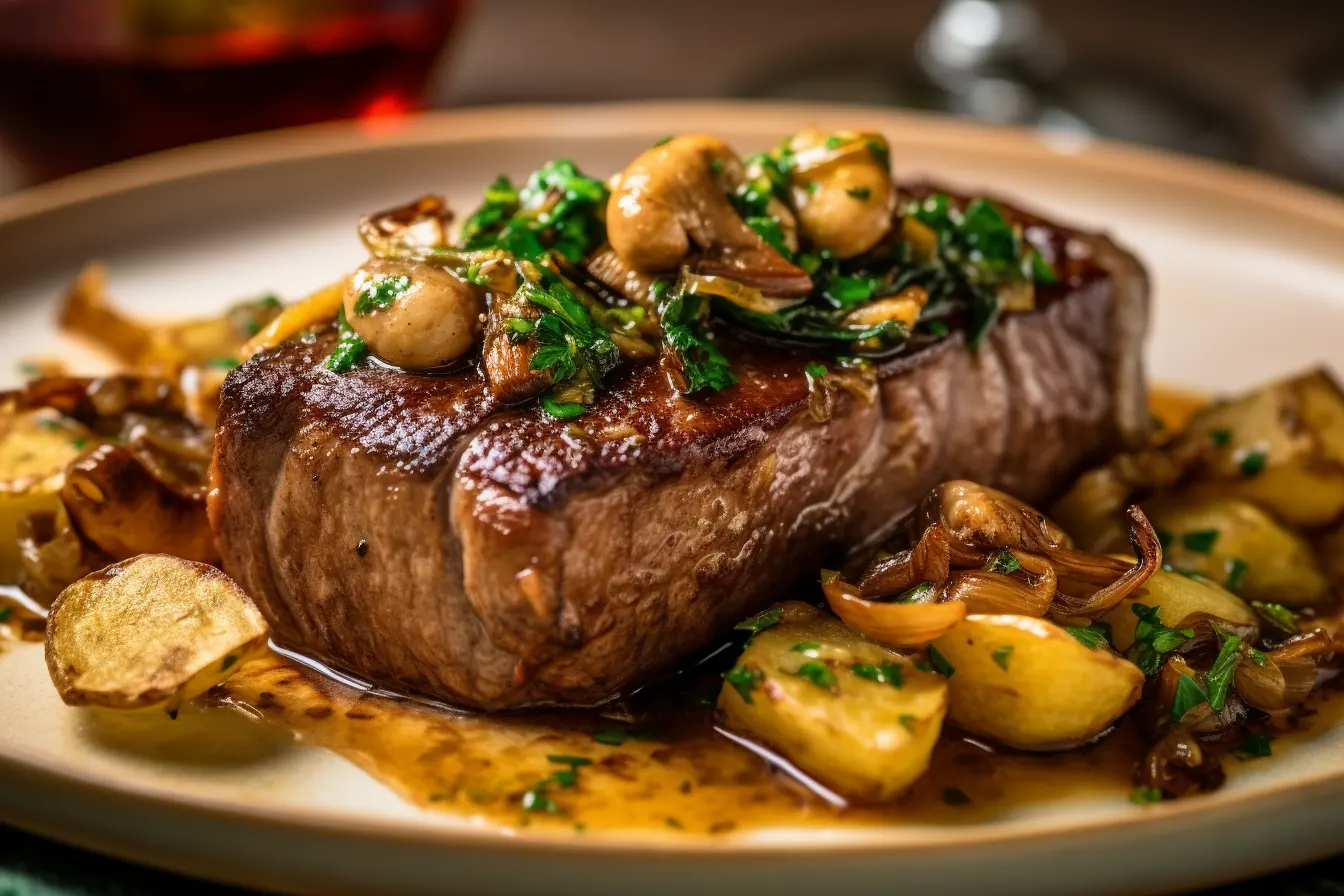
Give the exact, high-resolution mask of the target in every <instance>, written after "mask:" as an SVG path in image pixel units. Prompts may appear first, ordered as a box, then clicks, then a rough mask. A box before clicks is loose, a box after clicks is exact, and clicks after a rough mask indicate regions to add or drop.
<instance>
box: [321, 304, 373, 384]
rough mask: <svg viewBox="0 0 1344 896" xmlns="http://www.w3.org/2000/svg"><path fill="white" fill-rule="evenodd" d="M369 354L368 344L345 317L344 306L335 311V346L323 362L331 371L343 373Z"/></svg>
mask: <svg viewBox="0 0 1344 896" xmlns="http://www.w3.org/2000/svg"><path fill="white" fill-rule="evenodd" d="M368 356H369V346H368V344H367V343H365V342H364V340H363V339H361V338H360V336H359V334H358V333H356V332H355V331H354V329H353V328H352V327H351V326H350V322H349V321H348V320H346V318H345V307H344V306H342V307H341V309H340V310H339V311H337V312H336V347H335V348H334V349H332V352H331V354H330V355H328V356H327V360H326V361H324V362H323V366H325V367H326V368H327V369H328V370H330V371H332V372H333V373H345V372H346V371H347V370H349V369H350V368H352V367H354V366H355V365H356V364H359V363H361V362H363V360H364V359H365V358H367V357H368Z"/></svg>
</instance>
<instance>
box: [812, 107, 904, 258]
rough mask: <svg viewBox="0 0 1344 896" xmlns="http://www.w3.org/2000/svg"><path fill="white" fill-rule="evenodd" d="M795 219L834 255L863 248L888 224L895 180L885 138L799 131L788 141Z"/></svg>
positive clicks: (860, 133) (817, 245)
mask: <svg viewBox="0 0 1344 896" xmlns="http://www.w3.org/2000/svg"><path fill="white" fill-rule="evenodd" d="M788 148H789V149H790V150H791V151H792V152H793V156H794V161H795V165H794V168H793V172H792V177H791V189H792V194H793V205H794V208H796V209H797V210H798V224H799V227H800V228H801V230H802V233H803V235H804V236H806V237H807V238H808V240H810V241H811V243H812V245H813V247H814V248H816V249H826V250H829V251H830V252H831V253H833V254H834V255H835V257H836V258H853V257H854V256H856V255H862V254H863V253H864V252H867V251H868V250H869V249H871V248H873V246H875V245H877V243H878V242H879V241H880V240H881V239H882V238H883V237H884V236H886V234H887V231H888V230H890V229H891V223H892V221H891V216H892V212H893V211H894V210H895V208H896V186H895V185H894V184H893V183H892V181H891V172H890V171H889V170H888V154H887V153H888V151H887V141H886V140H885V139H884V138H883V137H882V136H881V135H880V134H873V133H868V132H863V131H839V132H832V133H826V132H823V131H817V130H806V131H800V132H799V133H797V134H795V135H793V137H792V138H791V139H790V140H789V142H788Z"/></svg>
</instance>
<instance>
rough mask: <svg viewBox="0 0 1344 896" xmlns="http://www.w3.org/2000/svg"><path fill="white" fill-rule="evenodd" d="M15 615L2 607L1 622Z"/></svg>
mask: <svg viewBox="0 0 1344 896" xmlns="http://www.w3.org/2000/svg"><path fill="white" fill-rule="evenodd" d="M13 615H14V608H13V607H0V622H8V621H9V617H11V616H13ZM226 662H227V658H226ZM224 668H225V669H227V668H229V667H228V666H227V665H226V666H225V667H224Z"/></svg>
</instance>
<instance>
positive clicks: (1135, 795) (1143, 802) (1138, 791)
mask: <svg viewBox="0 0 1344 896" xmlns="http://www.w3.org/2000/svg"><path fill="white" fill-rule="evenodd" d="M1129 801H1130V802H1131V803H1133V804H1134V805H1136V806H1147V805H1149V804H1151V803H1160V802H1162V791H1161V790H1160V789H1158V788H1156V787H1135V788H1134V789H1133V790H1131V791H1130V792H1129Z"/></svg>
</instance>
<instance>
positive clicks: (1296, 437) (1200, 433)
mask: <svg viewBox="0 0 1344 896" xmlns="http://www.w3.org/2000/svg"><path fill="white" fill-rule="evenodd" d="M1175 450H1176V451H1178V452H1180V451H1182V450H1192V451H1201V452H1204V453H1205V454H1206V457H1207V462H1206V463H1205V464H1203V465H1201V468H1200V470H1199V471H1198V476H1197V481H1196V482H1195V483H1194V484H1193V485H1192V486H1191V495H1192V496H1194V497H1226V498H1242V499H1244V500H1247V501H1250V502H1251V503H1253V504H1258V505H1259V506H1261V507H1263V508H1265V509H1266V510H1268V511H1270V512H1271V513H1273V514H1274V515H1275V516H1277V517H1279V518H1280V519H1282V520H1284V521H1286V522H1288V523H1290V524H1292V525H1297V526H1322V525H1325V524H1327V523H1330V522H1331V521H1333V520H1335V519H1336V518H1338V517H1339V516H1340V514H1341V513H1344V394H1341V391H1340V387H1339V384H1338V383H1336V382H1335V380H1334V378H1333V377H1332V376H1331V375H1330V374H1329V373H1327V372H1326V371H1324V370H1316V371H1312V372H1311V373H1306V374H1303V375H1301V376H1298V377H1295V378H1293V379H1291V380H1285V381H1284V382H1280V383H1274V384H1272V385H1269V386H1265V387H1264V388H1262V389H1259V390H1257V391H1255V392H1252V393H1251V394H1250V395H1246V396H1243V397H1241V398H1238V399H1236V400H1234V401H1228V402H1222V403H1219V404H1214V405H1211V406H1210V407H1209V408H1207V409H1205V410H1203V411H1201V412H1199V413H1198V414H1195V415H1194V416H1193V417H1192V418H1191V419H1190V423H1189V424H1188V426H1187V427H1186V430H1185V432H1183V433H1182V434H1181V436H1180V437H1179V439H1178V445H1177V446H1176V449H1175Z"/></svg>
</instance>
